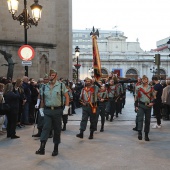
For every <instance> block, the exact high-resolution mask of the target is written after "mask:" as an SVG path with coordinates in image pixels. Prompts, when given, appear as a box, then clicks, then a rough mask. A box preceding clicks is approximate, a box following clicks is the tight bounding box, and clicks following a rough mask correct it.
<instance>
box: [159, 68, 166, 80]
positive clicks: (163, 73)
mask: <svg viewBox="0 0 170 170" xmlns="http://www.w3.org/2000/svg"><path fill="white" fill-rule="evenodd" d="M160 79H161V80H165V79H166V71H165V70H164V69H160Z"/></svg>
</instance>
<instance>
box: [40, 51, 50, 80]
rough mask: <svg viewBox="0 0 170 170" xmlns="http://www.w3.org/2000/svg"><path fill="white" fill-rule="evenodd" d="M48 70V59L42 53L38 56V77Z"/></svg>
mask: <svg viewBox="0 0 170 170" xmlns="http://www.w3.org/2000/svg"><path fill="white" fill-rule="evenodd" d="M48 72H49V60H48V57H47V55H45V54H43V55H42V56H41V57H40V77H42V78H43V77H44V75H45V74H48Z"/></svg>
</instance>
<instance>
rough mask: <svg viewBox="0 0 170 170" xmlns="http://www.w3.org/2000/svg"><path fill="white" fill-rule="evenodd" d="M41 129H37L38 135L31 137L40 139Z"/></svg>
mask: <svg viewBox="0 0 170 170" xmlns="http://www.w3.org/2000/svg"><path fill="white" fill-rule="evenodd" d="M41 132H42V129H38V133H37V134H35V135H32V137H40V136H41Z"/></svg>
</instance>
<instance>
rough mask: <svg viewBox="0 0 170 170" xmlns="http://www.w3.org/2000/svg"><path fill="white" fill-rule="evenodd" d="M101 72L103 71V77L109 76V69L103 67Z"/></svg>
mask: <svg viewBox="0 0 170 170" xmlns="http://www.w3.org/2000/svg"><path fill="white" fill-rule="evenodd" d="M101 72H102V77H103V78H104V77H108V71H107V70H106V69H104V68H102V69H101Z"/></svg>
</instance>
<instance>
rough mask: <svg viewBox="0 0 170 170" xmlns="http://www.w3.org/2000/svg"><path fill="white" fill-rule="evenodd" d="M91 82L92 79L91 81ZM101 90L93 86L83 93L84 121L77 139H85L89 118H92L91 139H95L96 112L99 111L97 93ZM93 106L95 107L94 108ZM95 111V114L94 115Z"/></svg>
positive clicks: (82, 120) (81, 97) (83, 90)
mask: <svg viewBox="0 0 170 170" xmlns="http://www.w3.org/2000/svg"><path fill="white" fill-rule="evenodd" d="M90 80H91V79H90ZM98 90H99V88H98V87H97V86H91V87H89V88H87V87H84V88H83V89H82V91H81V95H80V100H81V103H82V111H83V113H82V119H81V123H80V134H77V137H79V138H83V132H84V131H85V130H86V127H87V122H88V118H89V117H90V136H89V139H93V133H94V131H95V130H96V112H97V110H96V111H95V109H97V93H98ZM92 106H94V107H93V108H92ZM93 111H95V113H93Z"/></svg>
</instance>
